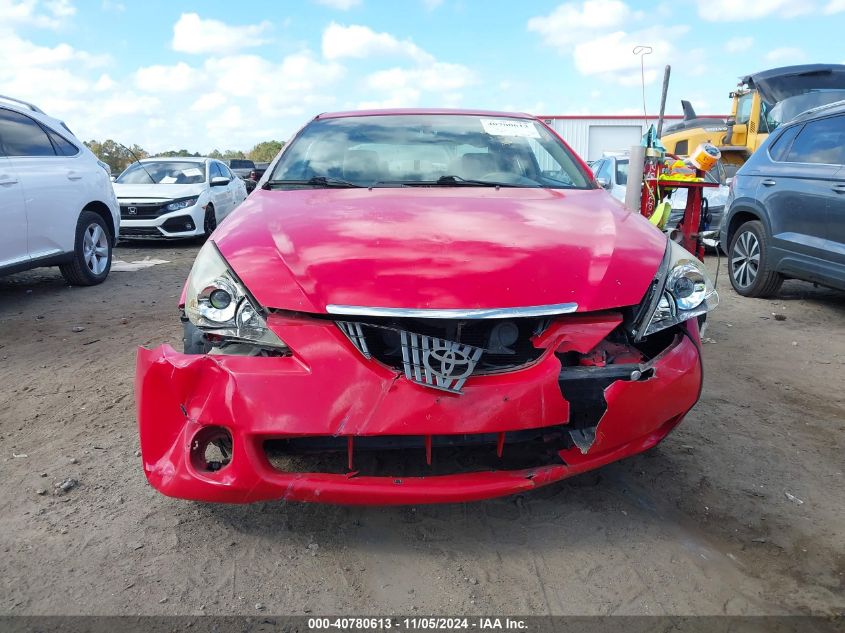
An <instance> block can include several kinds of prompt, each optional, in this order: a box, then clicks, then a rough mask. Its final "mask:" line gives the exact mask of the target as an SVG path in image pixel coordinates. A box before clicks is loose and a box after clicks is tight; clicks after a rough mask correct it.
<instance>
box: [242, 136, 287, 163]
mask: <svg viewBox="0 0 845 633" xmlns="http://www.w3.org/2000/svg"><path fill="white" fill-rule="evenodd" d="M284 146H285V144H284V142H283V141H261V142H260V143H258V144H256V146H255V147H253V148H252V149H251V150H249V152H247V157H248V158H249V159H250V160H252V161H253V162H256V163H269V162H270V161H272V160H273V159H274V158H276V154H278V153H279V152H280V151H282V148H283V147H284Z"/></svg>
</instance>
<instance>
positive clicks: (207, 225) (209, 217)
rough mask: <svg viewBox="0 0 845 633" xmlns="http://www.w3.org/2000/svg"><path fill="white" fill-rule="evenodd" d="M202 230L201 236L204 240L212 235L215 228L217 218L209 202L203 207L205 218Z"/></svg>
mask: <svg viewBox="0 0 845 633" xmlns="http://www.w3.org/2000/svg"><path fill="white" fill-rule="evenodd" d="M202 228H203V235H204V236H205V237H206V239H207V238H208V236H209V235H211V234H212V233H214V229H216V228H217V216H216V215H215V214H214V205H212V204H211V203H210V202H209V203H208V204H207V205H206V206H205V217H204V218H203V221H202Z"/></svg>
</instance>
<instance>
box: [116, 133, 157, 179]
mask: <svg viewBox="0 0 845 633" xmlns="http://www.w3.org/2000/svg"><path fill="white" fill-rule="evenodd" d="M115 143H117V144H118V145H120V146H121V147H122V148H123V149H125V150H126V151H127V152H129V153H130V154H131V155H132V158H134V159H135V162H136V163H138V164H139V165H140V166H141V169H143V170H144V173H145V174H147V178H149V179H150V182H151V183H153V184H156V181H155V178H153V176H152V174H151V173H150V172H149V171H148V170H147V168H146V167H145V166H144V163H142V162H141V161H140V160H139V159H138V157H137V156H136V155H135V152H133V151H132V150H131V149H129V148H128V147H126V145H124V144H123V143H121V142H120V141H115Z"/></svg>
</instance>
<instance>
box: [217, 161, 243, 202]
mask: <svg viewBox="0 0 845 633" xmlns="http://www.w3.org/2000/svg"><path fill="white" fill-rule="evenodd" d="M220 170H221V171H222V172H223V177H224V178H228V179H229V184H228V185H226V186H227V187H228V189H229V192H230V193H231V194H232V208H231V209H229V211H230V212H231V211H234V210H235V208H236V207H237V206H238V205H239V204H240V203H241V202H243V201H244V200H246V185H245V184H244V181H243V180H241V179H240V178H238V177H237V176H235V174H233V173H232V171H231V170H230V169H229V168H228V167H226V165H223V164H221V165H220Z"/></svg>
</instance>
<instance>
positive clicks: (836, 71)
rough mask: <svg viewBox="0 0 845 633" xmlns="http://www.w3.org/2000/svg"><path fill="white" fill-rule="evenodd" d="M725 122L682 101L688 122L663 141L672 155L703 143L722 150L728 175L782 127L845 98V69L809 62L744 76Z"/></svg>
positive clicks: (669, 131)
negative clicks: (807, 113) (697, 114)
mask: <svg viewBox="0 0 845 633" xmlns="http://www.w3.org/2000/svg"><path fill="white" fill-rule="evenodd" d="M729 96H730V98H731V99H733V107H732V109H731V115H730V116H729V117H728V118H727V120H725V119H713V118H702V117H698V116H696V114H695V110H693V107H692V105H691V104H690V102H689V101H681V105H682V106H683V110H684V120H683V121H682V122H680V123H677V124H675V125H671V126H669V127H667V128H666V129H665V130H664V131H663V136H662V137H661V139H660V141H661V142H662V143H663V145H664V147H666V150H667V151H668V152H670V153H672V154H677V155H679V156H686V155H688V154H689V153H690V151H692V150H694V149H695V148H696V147H698V145H699V144H701V143H712V144H713V145H715V146H716V147H718V148H719V149H720V150H721V152H722V161H723V163H724V164H725V168H726V170H727V171H729V172H730V173H729V175H733V172H735V171H736V170H737V169H738V168H739V167H740V166H741V165H742V164H743V163H744V162H745V161H746V160H748V157H749V156H751V154H753V153H754V150H756V149H757V148H758V147H759V146H760V144H761V143H762V142H763V141H764V140H765V139H766V137H767V136H768V135H769V134H770V133H771V132H773V131H774V130H775V128H777V126H778V125H780V124H781V123H783V122H785V121H788V120H790V119H791V118H793V117H795V116H796V115H798V114H800V113H801V112H804V111H805V110H809V109H811V108H815V107H818V106H822V105H826V104H828V103H833V102H834V101H841V100H845V65H842V64H805V65H801V66H785V67H783V68H773V69H771V70H764V71H762V72H759V73H755V74H753V75H747V76H745V77H742V78H741V80H740V82H739V84H738V86H737V89H736V90H734V91H733V92H731V93H730V95H729Z"/></svg>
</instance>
